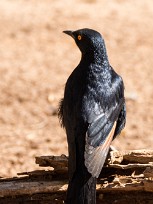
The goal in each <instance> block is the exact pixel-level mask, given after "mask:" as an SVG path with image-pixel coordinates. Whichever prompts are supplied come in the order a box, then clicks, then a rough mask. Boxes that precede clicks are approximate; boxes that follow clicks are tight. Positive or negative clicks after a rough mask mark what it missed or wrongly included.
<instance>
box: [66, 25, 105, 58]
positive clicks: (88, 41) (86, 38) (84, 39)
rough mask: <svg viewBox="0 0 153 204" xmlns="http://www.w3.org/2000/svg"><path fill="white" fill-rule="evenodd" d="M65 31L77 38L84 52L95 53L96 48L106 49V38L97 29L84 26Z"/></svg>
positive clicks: (76, 40)
mask: <svg viewBox="0 0 153 204" xmlns="http://www.w3.org/2000/svg"><path fill="white" fill-rule="evenodd" d="M63 32H64V33H66V34H68V35H70V36H71V37H72V38H73V39H74V40H75V42H76V44H77V46H78V47H79V49H80V51H81V52H82V54H86V53H94V52H96V50H101V51H105V45H104V40H103V38H102V36H101V34H100V33H99V32H97V31H95V30H92V29H89V28H84V29H80V30H76V31H70V30H67V31H63ZM101 54H102V53H101Z"/></svg>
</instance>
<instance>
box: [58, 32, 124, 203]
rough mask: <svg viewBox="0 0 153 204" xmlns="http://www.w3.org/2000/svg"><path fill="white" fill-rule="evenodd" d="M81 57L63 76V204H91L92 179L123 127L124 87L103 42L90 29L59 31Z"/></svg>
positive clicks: (94, 197) (94, 196) (94, 181)
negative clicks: (66, 173)
mask: <svg viewBox="0 0 153 204" xmlns="http://www.w3.org/2000/svg"><path fill="white" fill-rule="evenodd" d="M64 33H66V34H68V35H70V36H71V37H72V38H73V39H74V40H75V42H76V44H77V46H78V47H79V49H80V51H81V53H82V57H81V61H80V63H79V64H78V66H77V67H76V68H75V69H74V71H73V72H72V74H71V75H70V76H69V78H68V80H67V82H66V86H65V92H64V98H63V99H62V100H61V102H60V107H59V118H60V120H61V124H62V126H63V127H64V128H65V129H66V134H67V141H68V152H69V162H68V168H69V169H68V170H69V186H68V191H67V200H66V203H67V204H95V203H96V178H98V176H99V174H100V172H101V170H102V167H103V165H104V162H105V159H106V156H107V154H108V151H109V147H110V144H111V142H112V140H113V139H114V138H115V137H116V136H117V135H118V134H119V133H120V132H121V130H122V129H123V128H124V126H125V121H126V107H125V99H124V84H123V81H122V78H121V77H120V76H119V75H118V74H117V73H116V72H115V71H114V70H113V68H112V67H111V66H110V64H109V61H108V57H107V52H106V47H105V43H104V39H103V37H102V36H101V34H100V33H98V32H97V31H95V30H92V29H87V28H85V29H80V30H77V31H64Z"/></svg>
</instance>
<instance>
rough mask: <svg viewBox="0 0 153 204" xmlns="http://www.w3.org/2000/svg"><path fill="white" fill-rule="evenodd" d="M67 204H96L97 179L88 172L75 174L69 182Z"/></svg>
mask: <svg viewBox="0 0 153 204" xmlns="http://www.w3.org/2000/svg"><path fill="white" fill-rule="evenodd" d="M66 204H96V178H93V177H92V176H91V174H89V173H88V172H87V171H86V172H84V171H82V172H79V173H77V172H75V174H74V175H73V178H72V179H71V180H70V181H69V186H68V191H67V200H66Z"/></svg>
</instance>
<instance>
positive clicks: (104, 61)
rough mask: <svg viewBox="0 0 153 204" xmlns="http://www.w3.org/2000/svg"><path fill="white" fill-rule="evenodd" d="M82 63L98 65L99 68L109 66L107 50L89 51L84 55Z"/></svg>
mask: <svg viewBox="0 0 153 204" xmlns="http://www.w3.org/2000/svg"><path fill="white" fill-rule="evenodd" d="M81 62H83V63H85V64H88V65H89V64H96V65H98V66H104V67H107V66H109V61H108V57H107V53H106V50H104V49H102V48H98V49H94V50H89V51H88V52H85V53H82V58H81Z"/></svg>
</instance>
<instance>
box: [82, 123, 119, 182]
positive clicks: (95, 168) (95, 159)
mask: <svg viewBox="0 0 153 204" xmlns="http://www.w3.org/2000/svg"><path fill="white" fill-rule="evenodd" d="M115 128H116V122H115V123H114V125H113V127H112V129H111V131H110V133H109V135H108V136H107V138H106V139H105V141H104V142H103V143H102V144H101V145H100V146H98V147H96V148H94V147H93V146H91V145H89V144H88V143H87V141H86V146H85V154H84V157H85V166H86V167H87V169H88V172H89V173H91V175H92V176H93V177H96V178H98V177H99V174H100V172H101V170H102V167H103V165H104V162H105V160H106V157H107V154H108V151H109V147H110V144H111V142H112V139H113V135H114V131H115Z"/></svg>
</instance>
